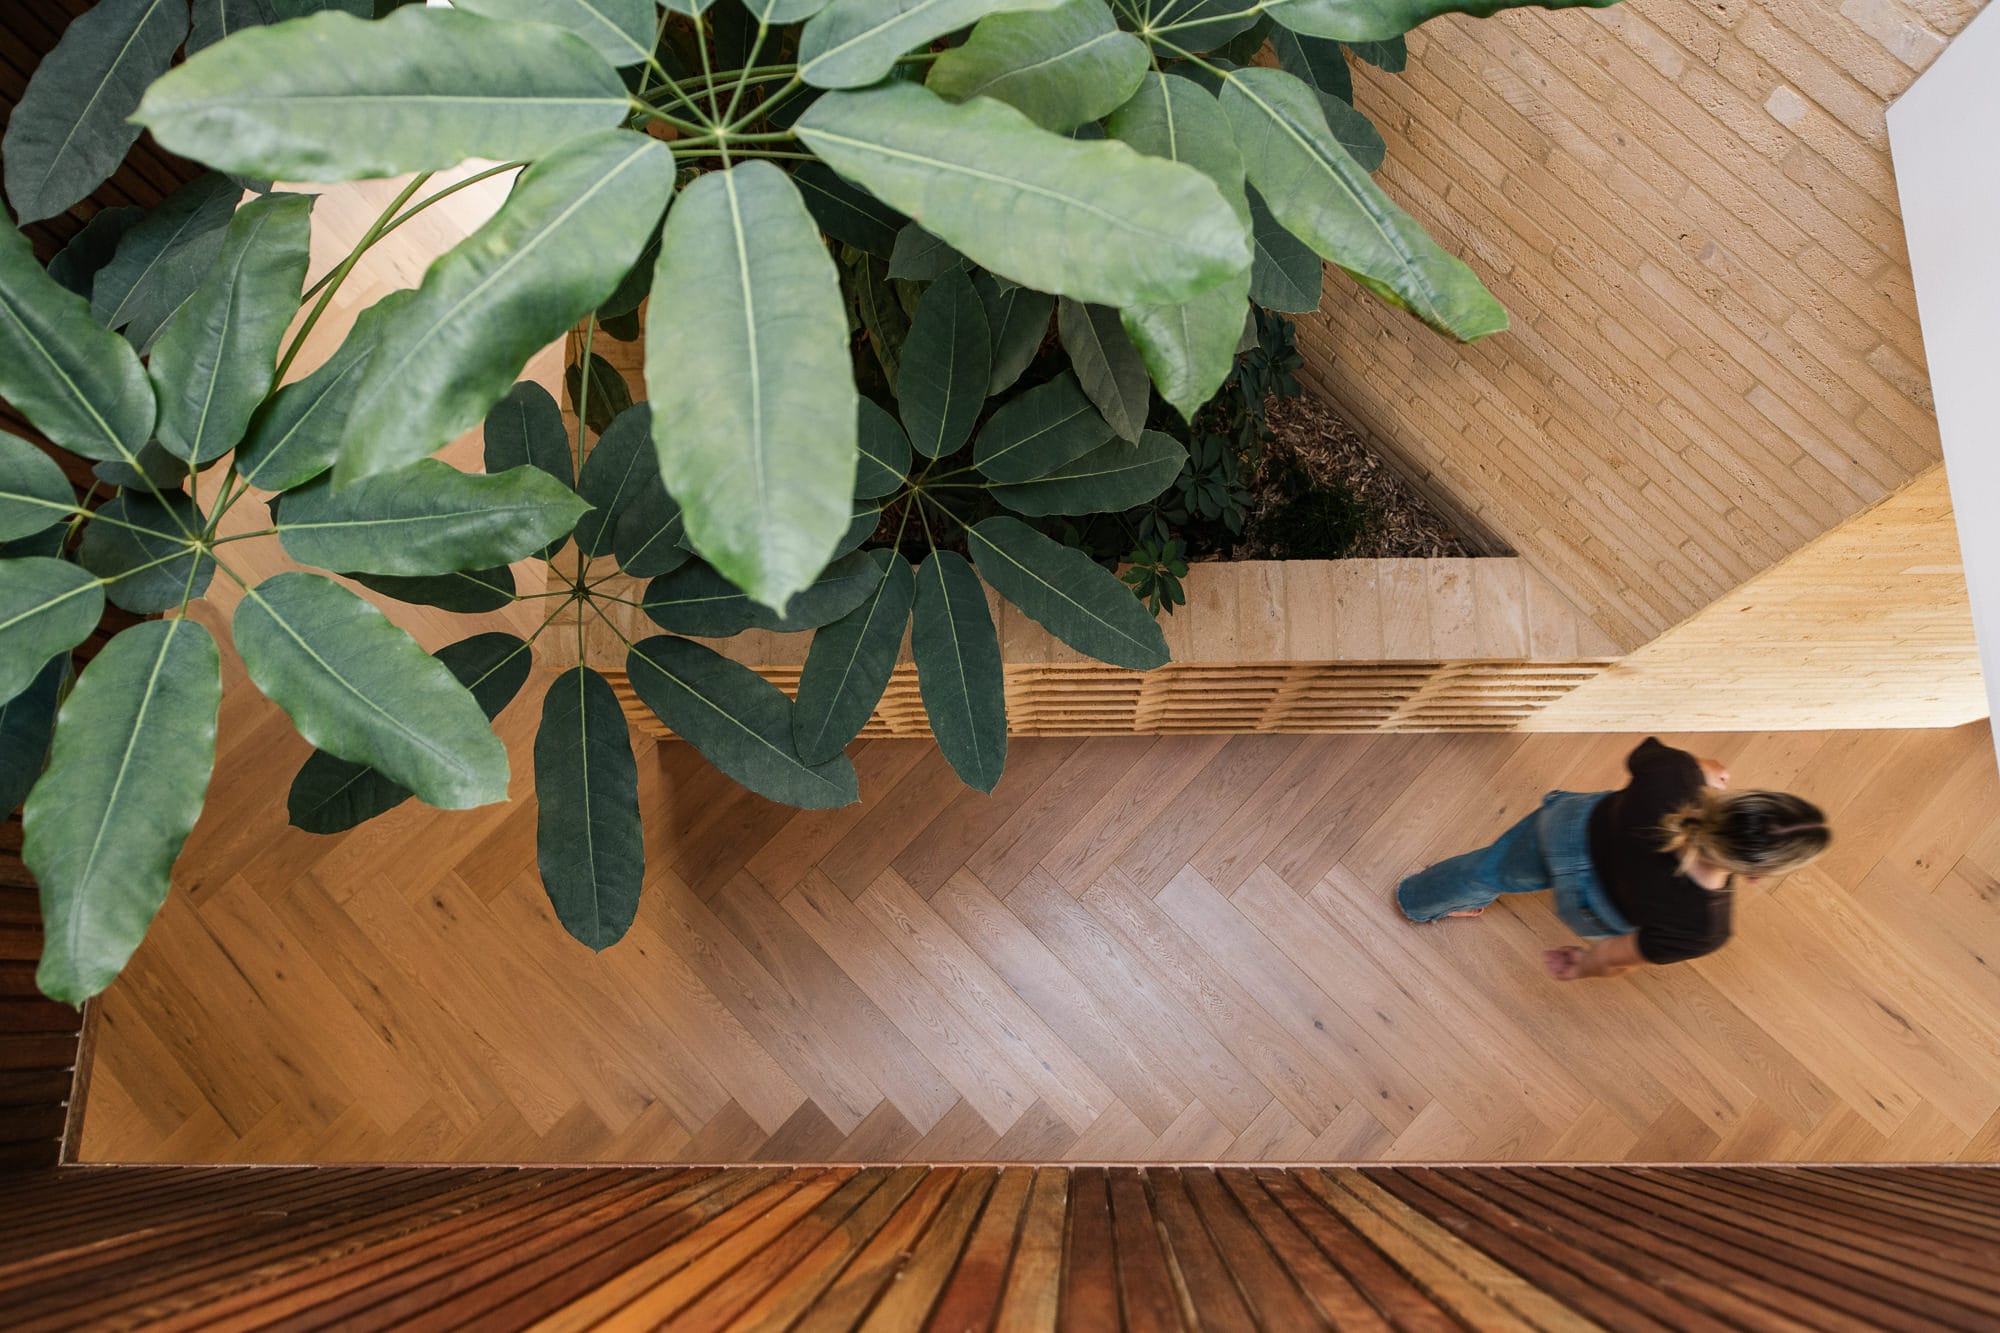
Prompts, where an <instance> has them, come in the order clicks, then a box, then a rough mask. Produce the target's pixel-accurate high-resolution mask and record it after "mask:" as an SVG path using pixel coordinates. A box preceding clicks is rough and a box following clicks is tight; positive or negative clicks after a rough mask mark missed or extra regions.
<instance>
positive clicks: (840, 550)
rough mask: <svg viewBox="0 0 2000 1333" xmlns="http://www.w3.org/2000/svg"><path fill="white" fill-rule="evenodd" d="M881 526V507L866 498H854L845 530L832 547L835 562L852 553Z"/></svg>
mask: <svg viewBox="0 0 2000 1333" xmlns="http://www.w3.org/2000/svg"><path fill="white" fill-rule="evenodd" d="M881 526H882V507H881V506H880V505H879V504H873V503H871V502H869V501H867V500H856V501H855V502H854V510H853V514H852V516H851V517H850V518H849V519H848V523H847V531H846V532H843V533H841V534H840V541H839V543H838V544H837V545H835V546H834V548H833V559H834V562H835V563H838V562H839V561H840V558H841V557H842V556H844V555H849V554H852V553H853V552H855V551H857V550H859V549H860V548H861V544H862V543H863V542H865V541H867V540H868V539H869V538H870V537H873V536H874V535H875V530H876V529H877V528H879V527H881Z"/></svg>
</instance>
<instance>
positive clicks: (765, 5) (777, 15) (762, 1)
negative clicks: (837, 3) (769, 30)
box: [743, 0, 827, 24]
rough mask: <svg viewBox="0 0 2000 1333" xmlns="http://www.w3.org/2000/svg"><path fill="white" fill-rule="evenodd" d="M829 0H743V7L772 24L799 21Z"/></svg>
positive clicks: (821, 7)
mask: <svg viewBox="0 0 2000 1333" xmlns="http://www.w3.org/2000/svg"><path fill="white" fill-rule="evenodd" d="M826 5H827V0H743V7H744V8H745V9H747V10H749V11H750V12H751V13H752V14H753V15H755V16H756V17H757V18H758V19H759V20H760V21H762V22H764V23H770V24H778V23H797V22H798V21H799V20H800V19H807V18H811V17H812V16H813V15H814V14H817V13H819V11H820V10H822V9H825V8H826Z"/></svg>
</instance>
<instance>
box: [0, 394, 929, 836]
mask: <svg viewBox="0 0 2000 1333" xmlns="http://www.w3.org/2000/svg"><path fill="white" fill-rule="evenodd" d="M877 410H878V411H879V410H880V409H877ZM905 451H906V453H907V446H905ZM877 493H878V494H880V493H881V492H877ZM74 512H76V492H75V491H74V490H72V489H71V488H70V484H69V478H68V477H66V476H64V475H63V470H62V465H61V464H59V463H57V462H56V460H55V459H53V458H50V457H49V456H48V455H47V454H45V453H43V452H42V451H41V450H40V449H38V448H36V447H35V446H34V445H32V444H29V443H28V442H27V441H26V440H24V439H22V438H20V437H19V436H18V435H9V434H8V433H7V432H6V431H0V541H12V540H13V539H14V538H16V537H25V536H27V535H28V534H29V533H31V532H40V531H41V530H42V529H43V528H46V527H49V526H50V525H51V524H55V523H60V522H62V520H64V519H66V518H68V517H69V516H70V515H71V514H73V513H74ZM8 808H9V809H12V807H11V806H10V807H8Z"/></svg>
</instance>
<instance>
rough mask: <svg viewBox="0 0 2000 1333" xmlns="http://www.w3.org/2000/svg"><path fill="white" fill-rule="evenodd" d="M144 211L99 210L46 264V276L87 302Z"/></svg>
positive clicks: (122, 209)
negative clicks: (92, 286)
mask: <svg viewBox="0 0 2000 1333" xmlns="http://www.w3.org/2000/svg"><path fill="white" fill-rule="evenodd" d="M145 219H146V210H145V209H143V208H135V207H131V206H129V205H126V206H120V207H116V208H100V209H98V210H97V211H96V212H95V213H92V214H91V215H90V221H88V222H86V223H84V224H83V230H82V231H79V232H78V233H77V234H76V235H74V236H72V237H70V238H69V244H67V245H65V246H63V248H62V249H60V250H58V251H56V257H55V258H54V259H51V260H50V261H49V276H50V277H52V278H54V279H55V280H56V281H57V282H59V283H61V284H62V285H63V286H64V288H66V289H67V290H69V291H72V292H75V293H76V294H77V295H78V296H81V297H82V298H83V299H84V300H86V301H87V300H89V299H90V285H91V284H92V283H93V282H95V281H96V280H97V275H98V274H99V273H100V272H101V271H103V268H104V266H105V265H106V264H109V263H110V262H111V257H112V256H113V255H115V254H117V253H118V243H119V242H120V241H122V240H124V239H125V233H126V232H128V231H130V230H132V228H134V227H136V226H138V225H139V223H141V222H143V221H145Z"/></svg>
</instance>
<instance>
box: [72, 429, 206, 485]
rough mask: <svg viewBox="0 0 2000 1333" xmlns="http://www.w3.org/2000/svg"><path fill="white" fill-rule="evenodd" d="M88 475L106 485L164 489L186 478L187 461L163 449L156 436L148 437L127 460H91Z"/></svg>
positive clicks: (178, 483)
mask: <svg viewBox="0 0 2000 1333" xmlns="http://www.w3.org/2000/svg"><path fill="white" fill-rule="evenodd" d="M90 475H92V476H93V477H96V478H97V479H98V480H99V481H101V482H103V483H104V484H105V485H107V486H122V487H124V488H126V489H127V490H135V491H148V492H151V491H167V490H176V489H178V488H179V487H180V486H181V484H182V483H183V482H185V481H186V480H187V475H188V465H187V464H186V463H185V462H183V461H182V460H181V459H178V458H175V457H174V456H173V455H172V454H170V453H168V452H167V451H166V450H165V449H162V448H161V447H160V443H159V441H158V440H148V441H147V442H146V447H145V448H143V449H141V450H140V451H139V452H138V453H137V454H135V455H133V458H132V461H131V462H130V463H127V462H125V461H124V460H123V459H116V458H112V459H106V460H105V461H103V462H101V463H94V464H92V465H91V469H90Z"/></svg>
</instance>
